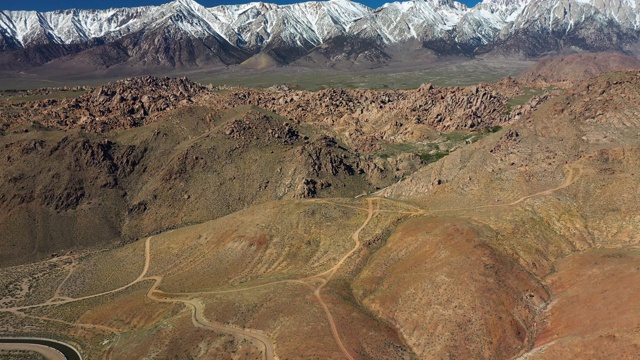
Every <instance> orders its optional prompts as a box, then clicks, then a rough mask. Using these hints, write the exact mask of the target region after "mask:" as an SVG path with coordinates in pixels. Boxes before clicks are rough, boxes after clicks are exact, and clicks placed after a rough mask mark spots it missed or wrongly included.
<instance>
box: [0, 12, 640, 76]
mask: <svg viewBox="0 0 640 360" xmlns="http://www.w3.org/2000/svg"><path fill="white" fill-rule="evenodd" d="M639 26H640V0H484V1H483V2H481V3H479V4H478V5H476V6H475V7H473V8H467V7H466V6H465V5H463V4H461V3H459V2H456V1H453V0H411V1H405V2H394V3H388V4H385V5H383V6H381V7H380V8H378V9H371V8H368V7H366V6H364V5H362V4H359V3H356V2H352V1H349V0H331V1H324V2H303V3H298V4H292V5H275V4H269V3H262V2H254V3H248V4H243V5H221V6H216V7H211V8H206V7H204V6H202V5H200V4H198V3H197V2H195V1H193V0H175V1H173V2H170V3H167V4H164V5H160V6H145V7H135V8H122V9H108V10H59V11H52V12H35V11H0V50H3V51H4V52H5V53H6V52H12V51H13V52H16V51H27V50H29V49H31V50H29V51H30V54H32V53H33V52H34V51H36V52H37V51H38V50H37V49H39V47H43V46H44V47H47V49H48V50H47V52H46V53H44V54H43V53H38V54H39V56H35V57H34V56H32V58H38V59H41V62H46V61H48V60H51V59H50V58H55V57H57V56H61V55H68V54H69V53H73V52H84V51H90V50H91V51H93V54H97V53H96V52H99V51H100V50H96V48H100V47H105V46H107V47H108V48H109V49H110V51H112V52H114V51H115V52H118V54H119V55H118V56H116V58H118V59H120V58H127V59H132V58H135V59H137V60H138V61H142V63H143V64H164V63H167V62H168V63H169V64H171V65H174V66H176V65H179V64H182V65H200V64H202V63H206V62H210V61H214V62H215V61H218V62H222V63H225V64H232V63H239V62H242V61H244V60H246V59H247V58H249V57H251V56H253V55H255V54H258V53H261V52H266V53H268V54H269V55H271V56H274V57H275V58H276V59H277V60H278V61H279V62H289V61H292V60H295V59H296V58H299V57H300V56H304V55H305V54H306V53H308V52H309V51H313V50H314V49H316V48H322V47H326V46H329V45H330V44H333V43H336V42H337V41H336V39H347V40H344V41H347V42H349V41H355V40H354V39H357V41H358V42H359V43H360V44H375V46H377V47H379V48H380V49H383V48H384V47H385V46H388V45H391V44H394V45H395V44H402V43H407V42H411V41H413V42H415V41H417V42H421V43H423V45H424V47H426V48H429V49H432V50H434V51H436V52H440V53H448V52H454V53H455V52H457V53H463V54H474V53H484V52H489V51H498V52H501V53H519V54H524V55H525V56H537V55H540V54H542V53H545V52H549V51H558V50H562V49H566V48H571V47H574V48H579V49H583V50H592V49H597V50H602V49H617V50H620V49H623V48H625V47H628V46H632V47H633V46H636V45H637V42H638V38H639V37H638V35H639V34H640V28H639ZM344 41H343V40H341V41H338V42H344ZM114 44H115V45H114ZM72 45H73V46H75V47H70V46H72ZM56 46H57V47H60V48H61V49H62V48H63V49H64V51H61V50H60V51H53V50H52V49H55V48H56ZM34 49H36V50H34ZM173 51H178V52H179V53H178V54H175V53H173ZM197 52H204V53H197ZM47 54H48V55H47ZM185 54H186V55H185ZM15 56H17V57H18V58H20V59H23V60H24V57H20V56H18V55H14V57H15ZM0 66H2V63H1V62H0Z"/></svg>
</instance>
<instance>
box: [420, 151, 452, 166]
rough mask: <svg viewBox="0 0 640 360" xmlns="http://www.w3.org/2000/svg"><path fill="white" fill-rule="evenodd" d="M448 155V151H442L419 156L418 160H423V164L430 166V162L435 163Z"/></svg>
mask: <svg viewBox="0 0 640 360" xmlns="http://www.w3.org/2000/svg"><path fill="white" fill-rule="evenodd" d="M447 155H449V152H448V151H443V152H437V153H435V154H420V155H419V156H420V158H421V159H422V160H424V162H426V163H427V164H430V163H432V162H436V161H438V160H440V159H442V158H443V157H445V156H447Z"/></svg>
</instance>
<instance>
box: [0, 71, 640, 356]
mask: <svg viewBox="0 0 640 360" xmlns="http://www.w3.org/2000/svg"><path fill="white" fill-rule="evenodd" d="M199 91H201V92H198V94H196V95H194V97H193V98H192V101H193V103H192V104H187V103H184V104H178V105H177V107H175V108H172V109H165V110H162V111H159V112H158V113H156V114H155V115H154V116H153V117H149V118H145V120H143V121H141V122H140V123H136V124H133V125H132V126H123V127H121V128H118V129H117V130H116V129H109V130H105V128H100V129H97V128H96V129H93V130H91V131H82V130H81V129H79V128H77V127H74V126H70V127H68V128H65V129H62V128H57V127H56V126H57V125H47V126H44V125H43V124H40V125H37V124H29V123H25V122H24V121H23V120H18V121H15V122H6V123H5V127H4V132H3V135H2V136H0V141H2V143H0V145H1V147H0V149H3V151H4V152H3V154H2V155H3V156H2V158H0V165H1V166H2V167H3V170H4V171H3V172H2V173H1V174H2V175H0V176H2V177H3V178H4V180H5V181H4V182H3V183H2V184H4V185H2V186H3V187H2V192H1V194H2V196H3V197H2V198H0V199H1V200H2V201H1V202H0V204H2V205H1V206H2V207H0V209H2V213H1V216H2V218H0V219H1V220H2V221H1V222H0V226H2V228H0V230H2V234H7V235H4V236H5V237H4V238H3V239H2V242H0V245H1V246H2V251H1V252H0V254H2V256H4V258H3V263H2V264H3V266H2V267H0V332H2V333H3V334H4V333H7V334H11V335H14V336H18V335H25V336H26V335H29V336H43V337H47V338H55V339H59V340H63V341H65V342H68V343H70V344H72V345H74V346H75V347H77V348H78V349H79V350H80V352H81V353H82V354H83V355H84V356H86V357H87V358H103V357H104V358H114V359H131V358H136V359H137V358H150V357H157V358H202V359H205V358H216V359H217V358H221V359H268V360H271V359H298V358H303V359H314V358H315V359H450V358H459V359H521V360H525V359H564V358H567V357H571V358H576V359H594V358H603V359H604V358H615V359H633V358H634V356H635V354H637V350H638V349H640V334H639V333H638V331H637V329H638V321H637V319H638V316H637V315H638V306H637V305H636V301H634V300H635V299H636V298H637V296H638V294H637V293H638V290H637V289H638V286H636V285H637V282H638V279H640V277H639V276H638V275H639V269H638V267H637V266H636V265H637V260H638V251H639V248H640V231H638V230H639V229H640V204H639V203H638V201H637V198H638V197H639V196H640V180H638V176H637V175H638V171H639V169H640V160H639V159H640V138H638V136H637V134H638V132H639V131H640V121H639V120H638V119H640V105H638V104H640V72H637V71H623V72H614V73H607V74H603V75H600V76H599V77H597V78H594V79H589V80H586V81H583V82H581V83H579V84H578V85H576V86H573V87H571V88H568V89H564V90H562V89H559V90H554V91H553V92H552V93H545V94H539V95H538V96H536V97H534V98H533V99H532V100H531V102H529V103H528V104H525V105H524V106H523V107H521V108H518V110H517V112H518V113H517V114H515V111H511V108H513V106H511V105H513V103H512V101H513V99H514V96H516V95H517V94H520V93H519V92H518V90H517V89H516V85H515V84H514V83H513V81H510V80H505V81H503V82H501V83H500V84H497V85H490V86H489V85H486V86H485V85H483V86H478V87H476V88H447V89H437V88H431V87H429V86H424V87H422V88H421V89H418V90H414V91H406V92H401V91H371V92H368V91H360V90H327V91H321V92H317V93H308V92H301V91H293V90H290V89H286V88H279V89H270V90H251V89H235V88H232V89H227V88H224V89H222V88H220V89H205V88H202V89H201V90H199ZM493 92H495V96H494V95H490V94H492V93H493ZM32 95H33V94H32ZM492 96H493V97H492ZM518 96H522V95H518ZM322 98H326V99H330V101H327V102H322ZM282 99H284V100H282ZM291 99H294V100H291ZM367 99H368V100H367ZM420 99H422V100H420ZM487 99H493V100H495V102H488V103H487V102H485V101H486V100H487ZM281 100H282V101H281ZM3 101H4V103H3V104H4V105H3V106H6V107H9V106H11V104H12V103H14V102H15V101H16V100H15V98H9V97H5V98H3ZM35 101H43V100H35ZM292 101H293V103H292ZM420 101H423V102H422V104H423V105H424V106H425V108H423V110H417V108H415V109H414V108H413V107H412V106H417V104H418V102H420ZM429 101H432V102H433V104H434V105H433V106H431V107H430V106H429V105H426V104H427V103H428V102H429ZM474 101H477V102H478V104H480V105H478V106H476V107H473V106H475V105H473V104H474ZM296 102H298V103H299V104H304V106H302V105H301V106H300V107H298V106H297V105H296ZM382 102H385V104H382ZM459 102H461V103H464V104H467V105H468V106H470V107H471V108H472V109H476V110H474V111H477V112H479V113H477V114H478V116H479V118H481V120H480V122H479V123H478V124H482V126H480V125H477V126H476V125H474V126H470V125H468V124H467V125H464V124H463V123H458V122H457V121H454V122H452V123H451V124H454V123H455V124H460V126H459V127H458V125H455V126H454V125H451V127H448V126H445V125H444V123H438V122H437V121H436V122H435V123H433V124H432V123H431V122H429V121H427V122H425V123H422V122H421V121H419V120H417V119H416V118H412V117H411V116H412V115H411V114H418V115H420V114H421V115H424V116H425V119H427V118H429V117H428V116H430V115H429V114H432V115H433V114H438V113H440V112H441V113H443V114H447V115H446V116H449V117H448V118H447V119H459V118H457V116H458V115H459V114H460V113H459V112H460V111H463V110H461V109H460V104H459ZM407 104H413V105H411V106H408V105H407ZM58 105H59V104H58ZM58 105H55V106H58ZM401 105H402V106H401ZM405 105H407V107H404V106H405ZM19 106H23V105H19ZM55 106H54V107H53V108H54V109H55V111H61V110H60V109H63V108H64V106H67V105H64V104H63V105H60V106H62V107H55ZM380 106H382V107H380ZM376 107H377V108H379V109H382V110H385V111H389V114H394V116H397V119H398V120H397V121H398V124H399V125H398V126H397V127H393V126H391V127H386V128H385V127H384V125H385V124H386V125H389V122H388V119H387V120H384V119H385V115H384V114H387V113H385V112H380V113H377V114H378V115H375V114H376V112H375V111H374V109H375V108H376ZM304 108H307V109H313V110H314V113H315V112H316V111H317V115H318V117H312V116H302V115H304V112H303V109H304ZM393 109H395V111H396V112H393V111H391V110H393ZM525 109H526V110H525ZM360 110H362V112H361V113H360ZM430 111H431V112H430ZM352 112H353V113H355V115H352V114H351V113H352ZM463 112H464V111H463ZM359 113H360V114H359ZM358 114H359V115H358ZM297 116H300V117H297ZM434 116H435V115H434ZM443 116H444V115H443ZM14 120H15V119H14ZM365 120H366V121H365ZM12 121H13V120H12ZM447 121H448V120H447ZM451 121H453V120H451ZM485 121H486V122H485ZM359 124H360V125H359ZM437 124H441V125H442V127H441V128H439V127H438V125H437ZM485 125H486V126H485ZM61 126H62V125H61ZM64 126H66V125H64ZM469 127H471V128H473V130H469V129H468V128H469ZM453 129H456V130H455V131H445V130H453ZM65 130H66V131H65ZM85 130H86V129H85ZM355 130H358V131H359V133H358V134H357V135H354V133H353V131H355ZM391 134H393V135H391ZM366 137H368V139H369V140H368V142H363V141H361V140H362V139H364V138H366ZM366 144H369V145H371V146H364V145H366ZM38 174H46V176H38ZM56 174H57V175H56ZM80 190H81V191H80ZM78 194H82V196H79V195H78ZM61 219H62V220H61ZM85 219H93V220H85ZM9 220H10V221H9ZM83 221H86V223H85V222H83ZM89 221H92V222H89ZM107 230H108V231H111V232H108V231H107ZM94 233H95V234H96V236H91V234H94ZM97 235H101V236H102V237H100V236H97ZM64 241H69V242H64ZM72 241H77V242H76V243H73V242H72ZM118 241H119V242H118ZM116 242H118V243H116ZM25 245H26V246H25ZM47 246H49V247H47ZM25 249H28V251H26V250H25ZM52 251H58V252H59V253H58V254H56V255H54V256H52V257H51V258H50V259H48V260H46V261H35V260H37V259H38V256H42V255H44V254H50V253H51V252H52ZM5 254H7V255H5ZM5 259H7V260H5ZM28 260H31V261H32V262H31V263H26V262H27V261H28ZM9 261H11V263H10V262H9ZM4 264H7V265H6V266H5V265H4ZM8 264H16V265H15V266H12V267H10V266H8Z"/></svg>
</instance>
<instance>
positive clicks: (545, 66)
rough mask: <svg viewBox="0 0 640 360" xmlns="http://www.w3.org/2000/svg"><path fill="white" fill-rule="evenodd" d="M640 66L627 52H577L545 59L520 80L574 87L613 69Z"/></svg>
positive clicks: (543, 84) (526, 72) (540, 84)
mask: <svg viewBox="0 0 640 360" xmlns="http://www.w3.org/2000/svg"><path fill="white" fill-rule="evenodd" d="M639 68H640V60H638V59H637V58H635V57H632V56H628V55H624V54H619V53H589V54H573V55H567V56H559V57H552V58H549V59H543V60H541V61H539V62H538V63H537V64H536V65H535V66H533V67H531V68H529V69H528V70H527V71H525V72H524V73H523V74H522V75H520V77H519V78H518V81H519V82H520V83H521V84H523V85H524V86H533V87H546V86H561V87H570V86H572V85H575V84H577V83H579V82H582V81H585V80H588V79H590V78H594V77H597V76H600V75H602V74H604V73H608V72H611V71H619V70H633V69H639Z"/></svg>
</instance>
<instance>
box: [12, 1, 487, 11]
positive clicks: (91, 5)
mask: <svg viewBox="0 0 640 360" xmlns="http://www.w3.org/2000/svg"><path fill="white" fill-rule="evenodd" d="M170 1H171V0H110V1H92V0H57V1H51V0H19V1H18V0H0V10H38V11H49V10H61V9H71V8H80V9H106V8H110V7H131V6H141V5H160V4H164V3H168V2H170ZM252 1H257V0H246V1H244V0H196V2H198V3H200V4H202V5H204V6H207V7H209V6H216V5H227V4H243V3H248V2H252ZM263 1H264V0H263ZM458 1H460V2H462V3H465V4H467V5H468V6H473V5H474V4H476V3H478V2H479V1H478V0H458ZM264 2H271V3H276V4H290V3H295V2H302V1H294V0H274V1H264ZM358 2H360V3H362V4H365V5H367V6H369V7H372V8H377V7H379V6H380V5H382V4H384V3H386V2H392V1H391V0H387V1H384V0H362V1H358Z"/></svg>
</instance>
